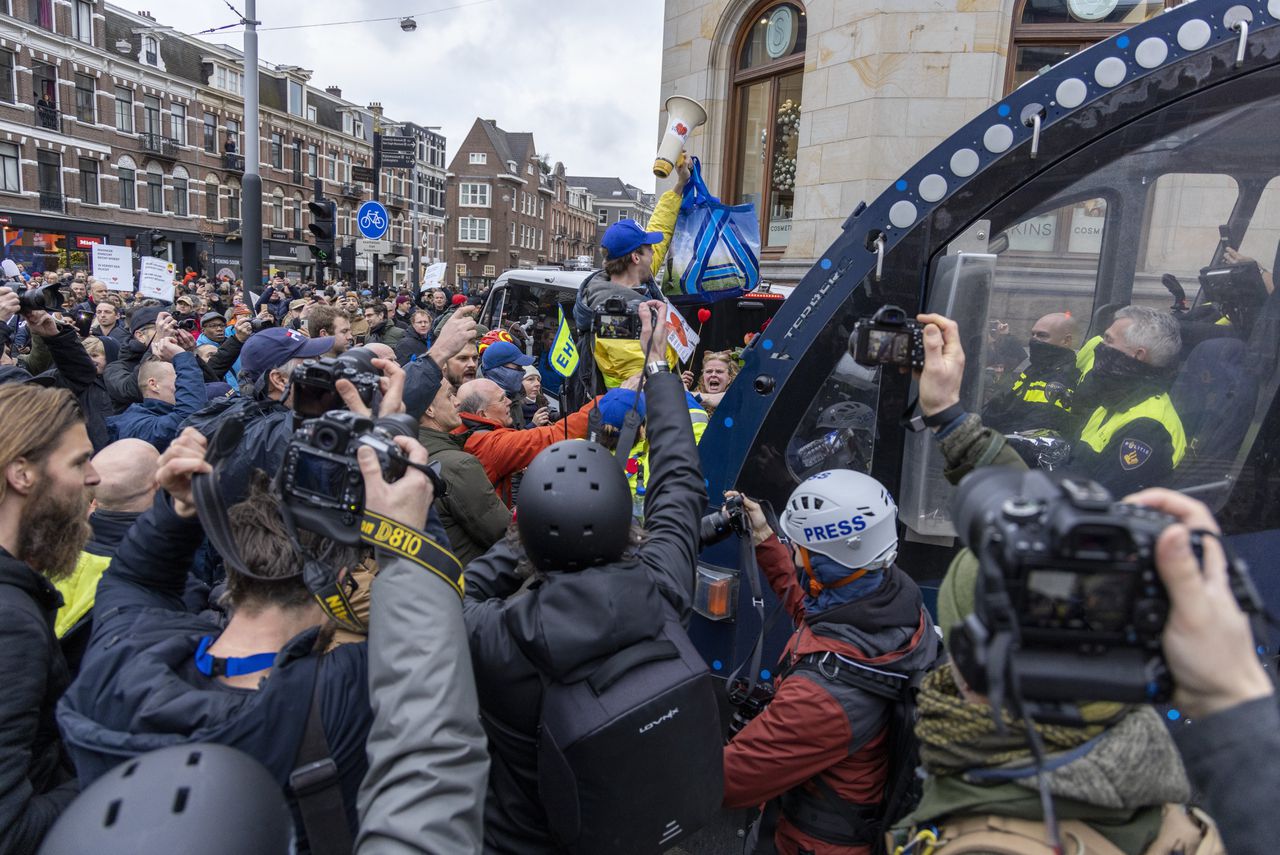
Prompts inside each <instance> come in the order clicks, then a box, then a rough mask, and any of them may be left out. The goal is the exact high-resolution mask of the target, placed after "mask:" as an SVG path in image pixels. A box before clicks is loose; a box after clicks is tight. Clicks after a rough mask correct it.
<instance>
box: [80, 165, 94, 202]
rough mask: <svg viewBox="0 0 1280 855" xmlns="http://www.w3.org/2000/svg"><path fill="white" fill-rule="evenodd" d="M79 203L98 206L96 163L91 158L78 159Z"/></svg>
mask: <svg viewBox="0 0 1280 855" xmlns="http://www.w3.org/2000/svg"><path fill="white" fill-rule="evenodd" d="M80 201H81V202H83V203H84V204H86V205H96V204H98V161H96V160H94V159H93V158H92V157H82V158H80Z"/></svg>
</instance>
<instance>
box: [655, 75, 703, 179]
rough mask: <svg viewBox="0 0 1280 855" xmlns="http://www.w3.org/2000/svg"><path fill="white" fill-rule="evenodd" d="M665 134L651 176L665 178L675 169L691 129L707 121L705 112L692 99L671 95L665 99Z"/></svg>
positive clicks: (691, 131)
mask: <svg viewBox="0 0 1280 855" xmlns="http://www.w3.org/2000/svg"><path fill="white" fill-rule="evenodd" d="M666 109H667V132H666V133H665V134H663V135H662V143H661V144H660V145H659V146H658V159H657V160H655V161H654V162H653V174H654V175H656V176H658V177H659V178H666V177H667V176H669V175H670V174H671V170H673V169H675V167H676V161H677V160H679V158H680V152H682V151H684V143H685V140H687V139H689V134H691V133H693V129H694V128H696V127H698V126H699V125H702V124H704V123H705V122H706V121H707V111H706V110H705V109H703V107H702V105H701V104H699V103H698V102H697V101H695V100H693V99H692V98H686V97H684V96H683V95H672V96H671V97H670V98H668V99H667V104H666Z"/></svg>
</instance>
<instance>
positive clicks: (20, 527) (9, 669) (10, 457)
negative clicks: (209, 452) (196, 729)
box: [0, 384, 98, 852]
mask: <svg viewBox="0 0 1280 855" xmlns="http://www.w3.org/2000/svg"><path fill="white" fill-rule="evenodd" d="M92 455H93V446H92V445H91V444H90V442H89V434H88V432H87V431H86V430H85V427H84V421H83V419H82V418H81V415H80V409H79V407H78V406H77V405H76V401H75V398H74V397H73V396H72V395H71V393H70V392H68V391H66V390H64V389H43V388H39V387H37V386H34V385H30V384H9V385H6V386H3V387H0V466H2V467H3V468H4V479H3V480H2V481H0V673H3V674H4V675H5V691H4V694H3V696H2V697H0V852H34V851H36V849H38V848H39V845H40V840H41V838H42V837H44V834H45V832H46V831H47V830H48V829H49V827H50V826H51V825H52V824H53V822H54V820H56V819H57V818H58V814H59V813H61V812H62V809H63V808H64V807H66V805H67V803H68V802H70V801H71V799H72V798H74V797H75V794H76V791H77V786H76V781H75V776H74V773H73V771H72V769H71V767H70V765H69V764H68V763H67V761H66V755H65V752H64V751H63V747H62V742H61V739H60V737H59V735H58V727H57V723H56V722H55V720H54V706H55V704H56V703H57V702H58V698H59V697H61V696H62V693H63V691H64V690H65V689H66V688H67V685H68V683H69V682H70V673H69V671H68V669H67V663H66V660H65V659H64V658H63V655H62V649H61V648H60V647H59V646H58V639H57V637H56V636H55V635H54V634H53V625H54V616H55V615H56V613H57V611H58V607H59V606H61V605H62V597H61V596H59V594H58V591H57V589H56V588H55V587H54V586H53V582H54V581H57V580H58V579H62V578H65V577H66V576H67V575H68V574H70V573H71V571H72V570H73V569H74V568H75V566H76V559H77V558H78V557H79V554H80V550H81V548H82V547H83V546H84V544H85V541H86V540H88V537H89V521H88V512H89V499H90V495H91V491H92V488H93V487H94V486H95V485H96V484H97V483H98V473H97V471H96V470H95V469H94V468H93V463H92V462H91V457H92Z"/></svg>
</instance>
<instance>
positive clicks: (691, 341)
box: [667, 302, 701, 362]
mask: <svg viewBox="0 0 1280 855" xmlns="http://www.w3.org/2000/svg"><path fill="white" fill-rule="evenodd" d="M667 328H668V331H667V343H668V344H670V345H671V349H672V350H674V351H675V352H676V353H677V354H679V356H680V361H681V362H688V361H689V360H690V359H693V353H694V351H696V350H697V349H698V342H699V341H700V340H701V339H699V338H698V334H697V333H696V332H694V331H693V327H691V326H689V322H688V321H686V320H685V319H684V316H683V315H681V314H680V313H679V312H677V311H676V307H675V306H673V305H671V303H670V302H668V303H667Z"/></svg>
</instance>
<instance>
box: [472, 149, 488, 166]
mask: <svg viewBox="0 0 1280 855" xmlns="http://www.w3.org/2000/svg"><path fill="white" fill-rule="evenodd" d="M467 159H468V162H469V163H488V162H489V155H487V154H485V153H484V152H483V151H473V152H471V153H470V154H469V155H467Z"/></svg>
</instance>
